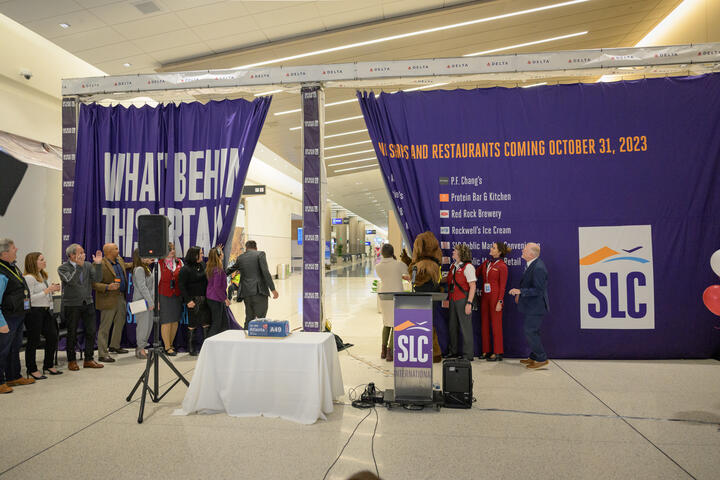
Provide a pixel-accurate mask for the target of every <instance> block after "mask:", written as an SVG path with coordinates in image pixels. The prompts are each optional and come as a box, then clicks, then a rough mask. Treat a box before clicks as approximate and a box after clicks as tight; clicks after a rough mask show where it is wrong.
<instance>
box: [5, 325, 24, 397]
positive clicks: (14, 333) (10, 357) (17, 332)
mask: <svg viewBox="0 0 720 480" xmlns="http://www.w3.org/2000/svg"><path fill="white" fill-rule="evenodd" d="M23 320H25V315H16V316H12V317H11V316H6V317H5V321H6V322H7V324H8V327H9V328H10V332H8V333H0V385H2V384H3V383H7V382H12V381H13V380H17V379H19V378H21V377H22V375H20V349H21V348H22V338H23V336H22V332H23Z"/></svg>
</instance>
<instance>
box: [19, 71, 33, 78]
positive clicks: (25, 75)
mask: <svg viewBox="0 0 720 480" xmlns="http://www.w3.org/2000/svg"><path fill="white" fill-rule="evenodd" d="M20 75H22V76H23V78H24V79H25V80H30V79H31V78H32V76H33V74H32V72H31V71H30V70H20Z"/></svg>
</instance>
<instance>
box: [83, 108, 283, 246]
mask: <svg viewBox="0 0 720 480" xmlns="http://www.w3.org/2000/svg"><path fill="white" fill-rule="evenodd" d="M270 101H271V98H270V97H262V98H258V99H256V100H255V101H253V102H248V101H246V100H242V99H238V100H223V101H218V102H215V101H211V102H208V103H207V104H201V103H199V102H193V103H182V104H180V105H174V104H170V105H164V106H158V107H155V108H153V107H151V106H143V107H140V108H136V107H134V106H132V107H130V108H125V107H122V106H118V107H103V106H100V105H97V104H91V105H82V106H81V108H80V118H79V125H78V140H77V163H76V168H75V194H74V198H73V207H72V213H73V222H72V235H71V238H70V241H72V242H75V243H79V244H81V245H83V246H84V247H85V248H86V250H88V251H89V252H94V251H95V250H96V249H98V248H101V247H102V245H103V244H105V243H108V242H114V243H117V244H118V246H119V247H120V253H121V255H123V256H124V257H129V256H130V255H131V254H132V251H133V249H134V248H135V246H136V244H137V223H136V222H137V217H138V216H139V215H142V214H149V213H153V214H158V213H159V214H164V215H167V216H168V217H169V218H170V221H171V222H172V225H171V227H170V240H171V241H174V242H175V244H176V249H177V253H178V255H183V254H184V252H185V251H186V250H187V249H188V248H189V247H190V246H192V245H199V246H202V247H204V248H205V251H207V250H208V249H209V248H210V247H211V246H213V245H216V244H220V243H225V242H226V240H227V239H228V237H229V235H230V232H231V231H232V229H233V227H234V226H233V218H234V215H235V211H236V210H237V206H238V202H239V200H240V195H241V192H242V186H243V183H244V181H245V175H246V173H247V169H248V166H249V164H250V160H251V158H252V154H253V151H254V150H255V146H256V144H257V141H258V138H259V136H260V131H261V129H262V126H263V123H264V121H265V117H266V115H267V112H268V109H269V106H270Z"/></svg>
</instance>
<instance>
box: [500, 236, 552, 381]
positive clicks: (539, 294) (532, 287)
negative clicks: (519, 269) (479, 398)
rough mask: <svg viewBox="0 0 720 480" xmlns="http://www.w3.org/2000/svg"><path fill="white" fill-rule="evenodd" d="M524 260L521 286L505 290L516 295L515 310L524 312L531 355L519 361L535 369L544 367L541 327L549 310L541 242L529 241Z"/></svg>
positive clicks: (545, 355)
mask: <svg viewBox="0 0 720 480" xmlns="http://www.w3.org/2000/svg"><path fill="white" fill-rule="evenodd" d="M522 258H523V260H525V261H526V262H527V267H526V268H525V273H524V274H523V277H522V280H520V288H513V289H512V290H510V291H509V292H508V294H509V295H514V296H515V302H516V303H517V304H518V310H520V311H521V312H522V313H524V314H525V338H527V341H528V344H529V345H530V358H527V359H525V360H520V363H522V364H524V365H525V366H526V367H527V368H530V369H537V368H543V367H545V366H547V364H548V359H547V354H546V353H545V349H544V348H543V345H542V341H541V340H540V327H541V326H542V321H543V317H545V314H547V312H548V311H549V310H550V308H549V305H550V303H549V302H548V294H547V279H548V271H547V268H546V267H545V263H543V261H542V260H540V245H538V244H537V243H528V244H527V245H525V248H523V251H522Z"/></svg>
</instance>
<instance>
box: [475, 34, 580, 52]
mask: <svg viewBox="0 0 720 480" xmlns="http://www.w3.org/2000/svg"><path fill="white" fill-rule="evenodd" d="M587 33H588V32H587V31H585V32H577V33H571V34H568V35H560V36H559V37H551V38H543V39H542V40H535V41H534V42H527V43H518V44H517V45H509V46H507V47H500V48H493V49H492V50H483V51H482V52H475V53H467V54H465V55H463V57H475V56H477V55H485V54H488V53H494V52H502V51H503V50H512V49H515V48H520V47H527V46H530V45H538V44H540V43H547V42H554V41H555V40H563V39H565V38H572V37H579V36H580V35H585V34H587Z"/></svg>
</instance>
